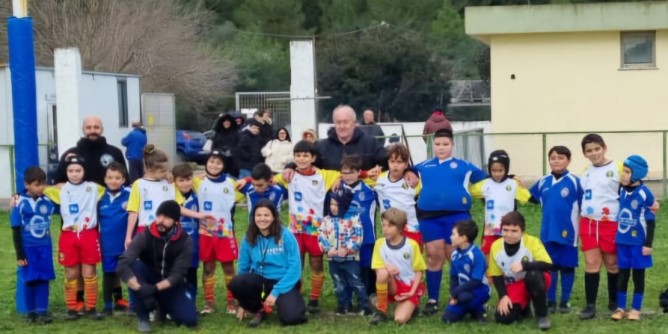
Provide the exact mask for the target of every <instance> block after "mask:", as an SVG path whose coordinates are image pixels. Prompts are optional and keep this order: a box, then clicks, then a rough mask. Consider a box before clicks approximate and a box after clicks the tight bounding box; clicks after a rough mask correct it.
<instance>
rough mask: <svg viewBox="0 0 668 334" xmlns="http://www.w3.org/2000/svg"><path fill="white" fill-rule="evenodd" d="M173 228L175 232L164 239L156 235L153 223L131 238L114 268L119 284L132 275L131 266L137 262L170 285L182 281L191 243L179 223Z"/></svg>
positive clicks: (190, 257)
mask: <svg viewBox="0 0 668 334" xmlns="http://www.w3.org/2000/svg"><path fill="white" fill-rule="evenodd" d="M174 228H175V229H176V230H175V231H173V234H172V235H171V236H170V237H168V238H167V240H165V239H164V238H163V237H161V236H160V233H158V230H157V227H156V225H155V224H151V226H150V227H149V228H148V229H147V230H145V231H144V232H143V233H141V234H139V235H137V236H136V237H135V238H134V239H132V243H131V244H130V247H128V249H126V250H125V252H124V253H123V254H122V255H121V257H120V258H119V259H118V266H117V268H116V272H117V273H118V276H119V277H120V278H121V279H122V280H123V282H127V281H128V280H129V279H130V278H132V277H134V276H135V274H134V273H133V272H132V264H133V263H134V262H135V261H137V260H139V261H141V262H143V263H144V264H145V265H146V266H147V267H149V268H152V269H154V270H155V271H157V272H158V273H160V277H162V278H163V279H167V280H168V281H169V283H170V284H171V286H175V285H177V284H179V283H183V282H184V281H185V277H186V273H187V272H188V268H190V265H191V262H192V257H193V242H192V240H191V239H190V237H189V236H188V234H187V233H184V232H183V229H182V228H181V224H178V223H177V224H175V225H174Z"/></svg>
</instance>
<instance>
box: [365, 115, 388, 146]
mask: <svg viewBox="0 0 668 334" xmlns="http://www.w3.org/2000/svg"><path fill="white" fill-rule="evenodd" d="M374 118H375V117H374V114H373V110H371V109H367V110H364V113H363V114H362V122H361V123H360V130H362V131H364V133H366V134H367V136H369V137H372V138H376V141H377V142H378V145H380V146H385V133H384V132H383V129H382V128H381V127H380V125H378V124H377V123H376V122H375V121H374ZM378 137H382V138H378Z"/></svg>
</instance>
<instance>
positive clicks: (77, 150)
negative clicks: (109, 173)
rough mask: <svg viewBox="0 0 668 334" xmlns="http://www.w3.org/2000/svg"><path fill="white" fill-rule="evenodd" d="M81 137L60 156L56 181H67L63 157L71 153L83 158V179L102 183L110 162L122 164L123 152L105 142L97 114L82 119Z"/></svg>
mask: <svg viewBox="0 0 668 334" xmlns="http://www.w3.org/2000/svg"><path fill="white" fill-rule="evenodd" d="M82 129H83V135H84V136H83V138H81V139H79V141H78V142H77V145H76V146H75V147H72V148H70V149H68V150H67V151H65V153H63V155H62V156H61V157H60V163H59V164H58V170H57V172H56V178H55V179H56V183H61V182H67V173H66V172H65V169H66V167H67V164H66V163H65V159H66V158H67V157H69V156H71V155H78V156H80V157H82V158H84V161H85V162H84V165H85V166H84V170H85V171H86V175H85V176H84V178H85V181H91V182H96V183H98V184H104V175H105V173H106V168H107V166H109V164H110V163H112V162H114V161H116V162H118V163H120V164H121V165H123V166H127V165H126V163H125V157H124V156H123V152H122V151H121V150H120V149H119V148H118V147H116V146H113V145H110V144H108V143H107V139H106V138H105V137H104V136H103V135H102V133H103V132H104V127H103V126H102V120H101V119H100V118H99V117H97V116H86V117H85V118H84V120H83V128H82Z"/></svg>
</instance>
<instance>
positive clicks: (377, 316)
mask: <svg viewBox="0 0 668 334" xmlns="http://www.w3.org/2000/svg"><path fill="white" fill-rule="evenodd" d="M385 320H387V316H386V315H385V313H383V312H380V311H378V312H376V313H374V314H373V317H371V320H369V323H370V324H372V325H378V324H379V323H381V322H384V321H385Z"/></svg>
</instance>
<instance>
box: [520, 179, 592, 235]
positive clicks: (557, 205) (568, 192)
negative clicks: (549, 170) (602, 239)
mask: <svg viewBox="0 0 668 334" xmlns="http://www.w3.org/2000/svg"><path fill="white" fill-rule="evenodd" d="M529 191H530V192H531V196H533V197H534V198H535V199H538V200H540V204H541V206H542V207H543V220H542V224H541V226H540V240H541V241H542V242H543V243H546V242H556V243H559V244H562V245H571V246H577V244H578V231H579V227H580V223H579V213H580V204H581V200H582V195H583V191H582V187H581V186H580V179H579V178H578V177H577V176H575V175H573V174H571V173H569V172H568V171H565V172H564V174H563V175H562V176H561V177H560V178H559V179H558V180H557V179H556V178H555V177H554V175H552V174H548V175H545V176H543V177H541V178H540V180H538V182H536V183H535V184H534V185H533V186H532V187H531V189H529Z"/></svg>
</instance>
